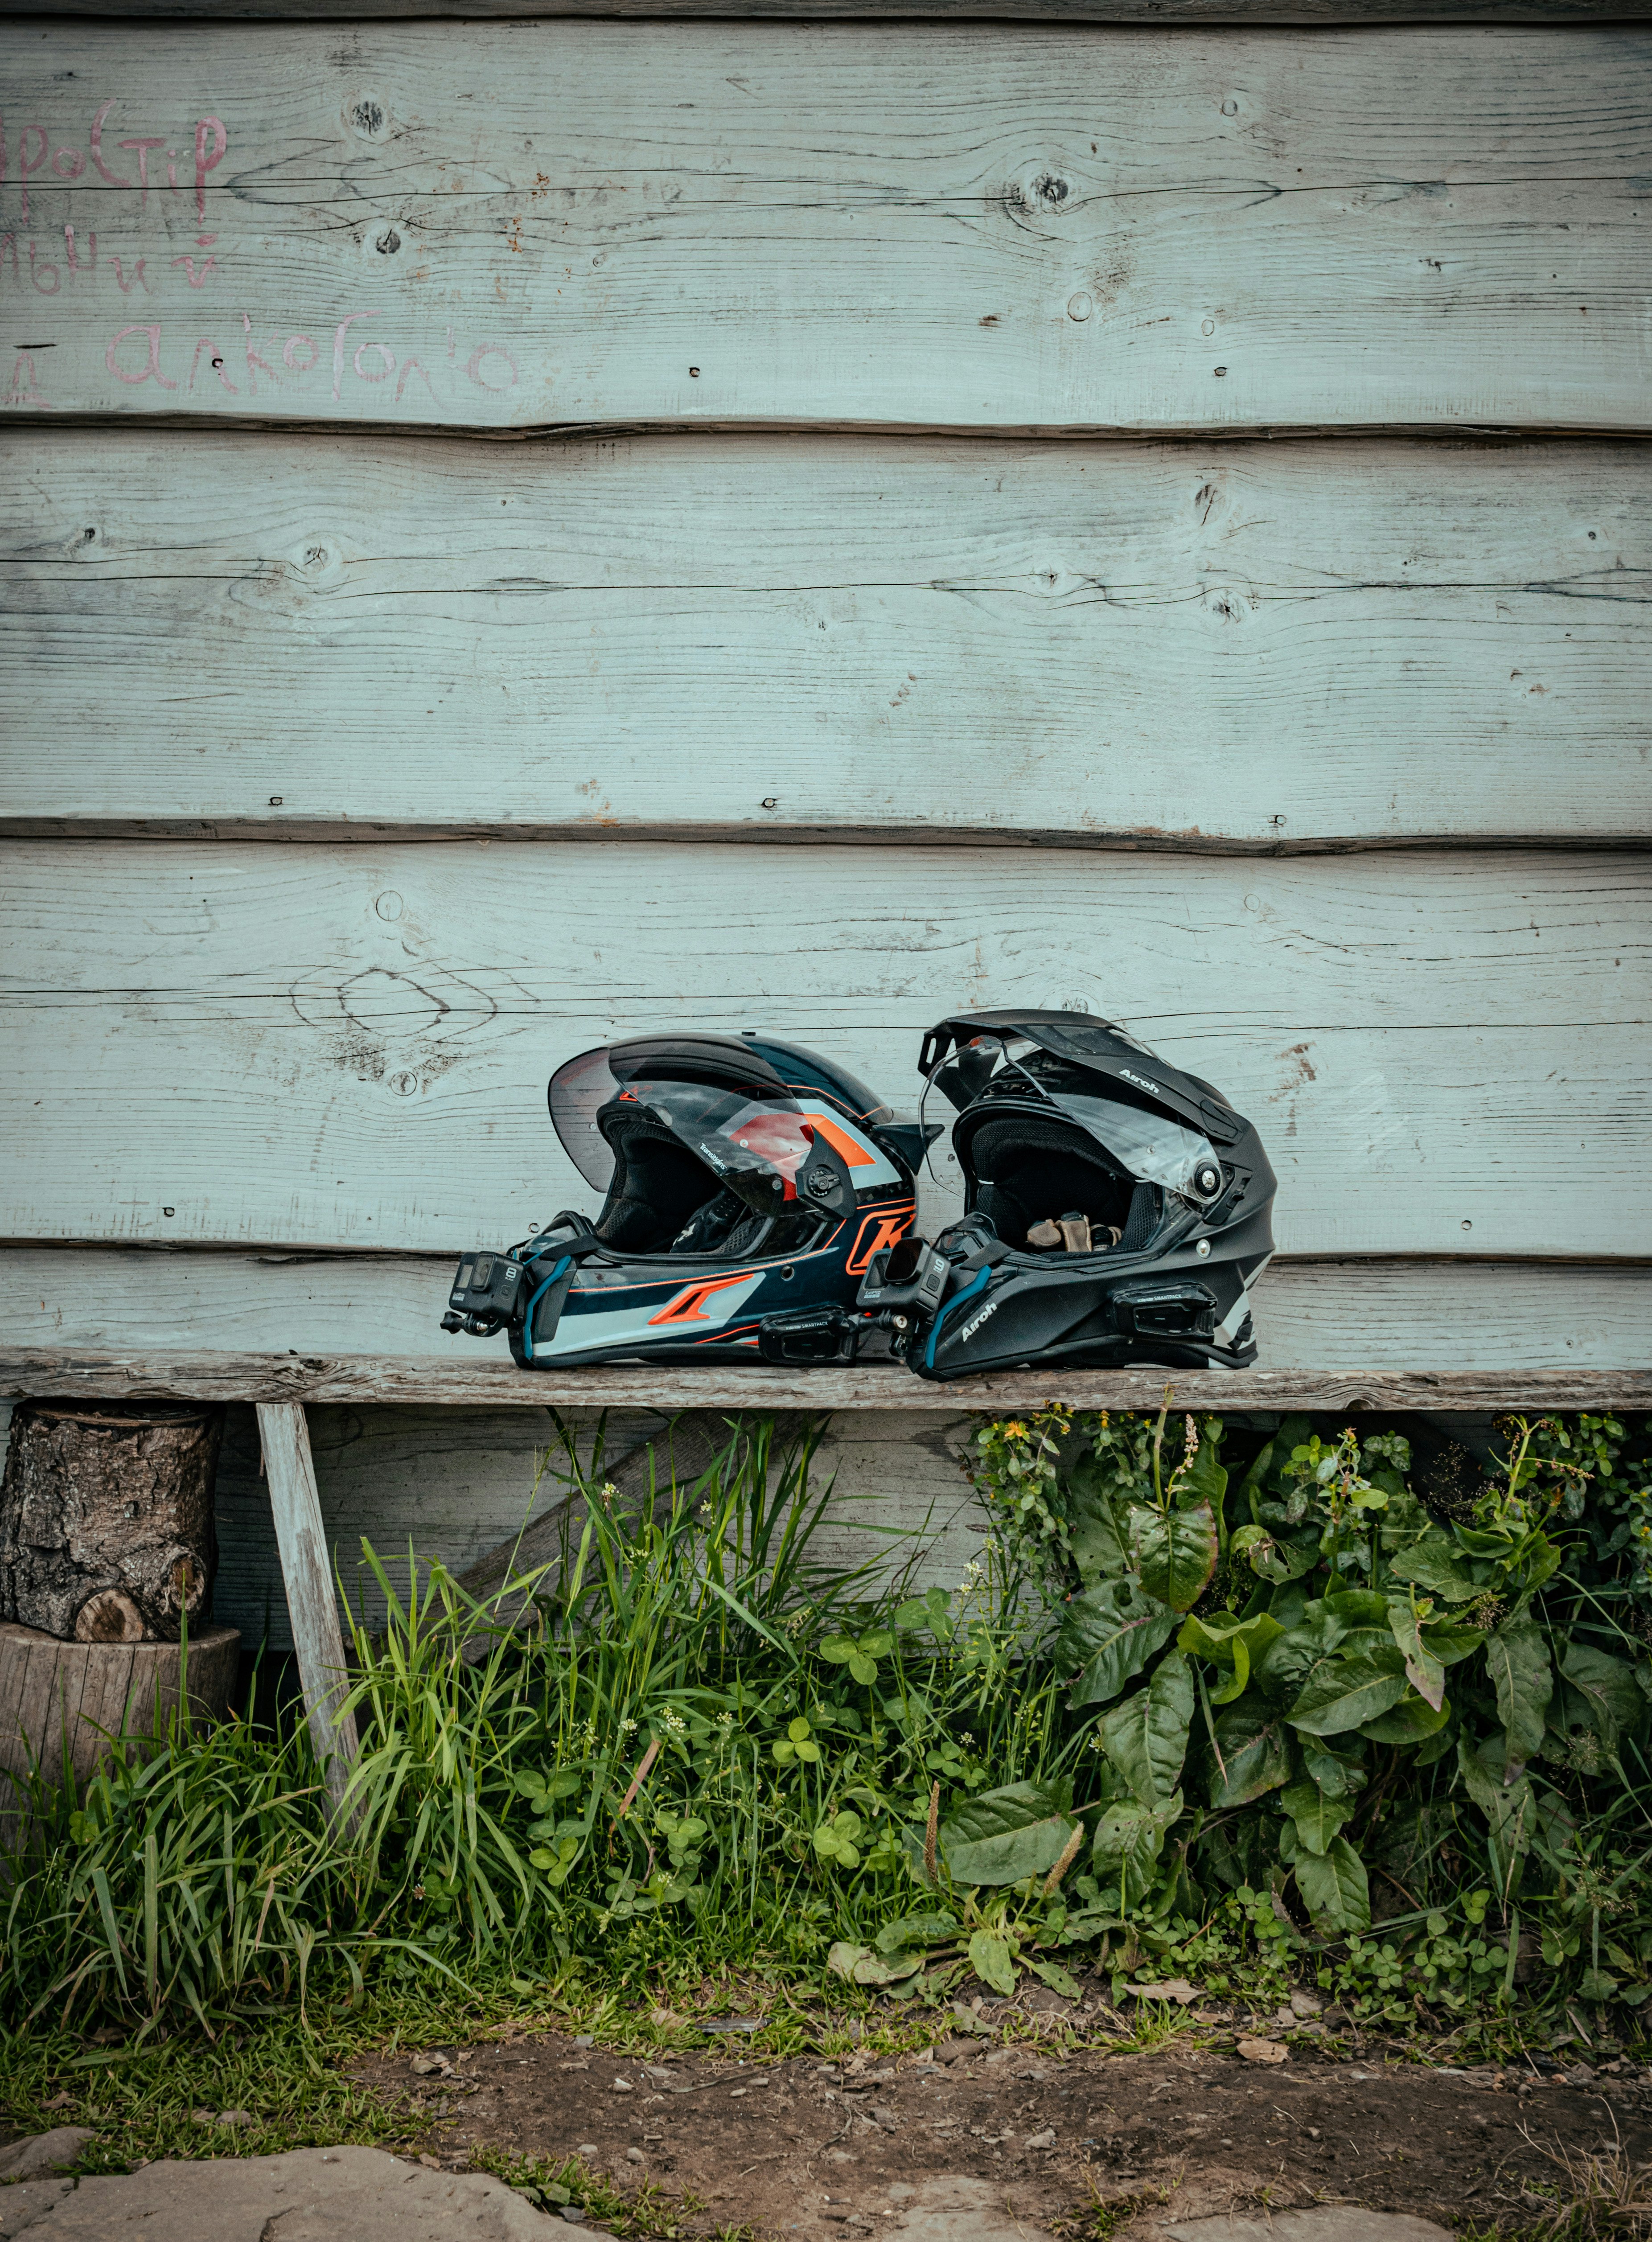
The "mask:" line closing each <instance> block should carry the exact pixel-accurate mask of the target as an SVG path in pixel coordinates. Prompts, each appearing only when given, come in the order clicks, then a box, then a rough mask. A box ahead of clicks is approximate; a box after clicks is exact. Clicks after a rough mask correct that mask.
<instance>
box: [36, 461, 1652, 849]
mask: <svg viewBox="0 0 1652 2242" xmlns="http://www.w3.org/2000/svg"><path fill="white" fill-rule="evenodd" d="M32 433H33V434H34V437H35V440H34V441H33V442H30V443H18V444H15V445H13V446H10V449H9V452H8V453H7V460H6V465H5V467H4V470H3V473H4V476H5V487H6V498H5V501H4V505H3V508H0V514H3V522H4V527H0V584H3V587H4V600H3V614H0V692H3V693H4V694H5V695H6V697H7V698H8V699H9V700H12V701H14V702H16V703H18V704H21V705H25V706H26V707H27V708H28V711H29V715H28V717H27V720H26V721H24V722H18V723H16V724H13V725H11V726H10V727H8V728H7V729H6V734H5V738H4V741H3V744H0V823H7V824H9V825H10V827H11V829H13V830H17V829H24V830H29V829H42V828H44V829H63V830H67V831H73V830H75V829H77V828H84V827H85V826H86V825H87V824H88V823H89V822H90V823H91V824H93V825H95V826H96V827H97V828H98V829H125V830H138V831H141V830H144V829H145V828H148V829H162V830H167V831H172V832H182V833H189V832H204V831H207V832H220V833H233V832H234V831H236V830H237V829H240V830H242V831H252V832H261V833H264V834H265V835H279V834H283V833H290V834H298V835H300V836H309V837H314V836H320V835H326V834H331V835H333V836H338V837H348V836H352V835H359V834H362V833H366V834H367V835H370V836H371V835H374V834H377V835H380V836H382V834H383V832H384V830H385V829H386V828H391V829H394V828H398V827H400V828H402V829H406V830H409V831H413V832H419V831H432V830H434V831H449V832H451V831H453V830H458V829H467V830H471V831H474V832H477V833H480V834H500V835H509V834H512V833H515V834H517V835H527V834H530V833H532V834H547V833H563V834H568V835H577V836H581V837H583V838H614V837H621V836H627V837H637V836H641V835H647V834H649V833H655V834H659V835H676V836H684V837H699V838H709V837H715V836H719V835H725V834H726V835H729V836H735V837H748V838H755V839H774V838H785V837H792V838H796V837H797V836H800V835H809V834H812V833H815V832H826V833H829V834H834V835H844V834H847V835H848V836H850V837H883V838H890V837H897V838H898V837H910V838H913V839H923V840H928V841H933V840H944V839H948V838H951V839H959V838H964V837H974V838H989V839H993V840H1004V841H1018V842H1028V841H1030V840H1038V841H1055V840H1067V841H1071V842H1078V843H1081V844H1091V845H1108V846H1117V845H1118V843H1119V842H1125V844H1127V845H1132V846H1138V847H1149V848H1151V847H1173V848H1177V849H1221V848H1232V849H1246V850H1252V851H1257V850H1270V851H1273V850H1280V849H1285V850H1292V849H1315V848H1320V847H1326V846H1340V845H1346V844H1350V843H1356V842H1371V841H1380V842H1398V841H1407V840H1416V839H1423V840H1439V839H1440V838H1452V839H1455V840H1460V841H1472V842H1479V843H1482V844H1483V843H1486V842H1492V841H1495V840H1497V839H1499V838H1506V837H1509V836H1541V837H1542V838H1544V839H1546V840H1551V841H1567V840H1579V841H1583V840H1599V839H1602V838H1608V839H1609V838H1616V839H1619V840H1622V839H1626V838H1628V837H1629V836H1634V835H1647V834H1649V833H1652V754H1649V749H1652V716H1649V713H1648V696H1647V693H1646V690H1645V681H1646V678H1647V675H1648V673H1649V668H1652V628H1649V621H1648V618H1649V614H1652V604H1649V599H1648V586H1649V583H1652V452H1649V451H1648V449H1647V448H1646V447H1645V446H1642V445H1638V444H1632V443H1603V442H1586V443H1578V444H1565V445H1556V444H1554V443H1552V442H1551V443H1545V444H1527V445H1513V446H1487V445H1468V444H1457V443H1450V444H1446V443H1439V442H1430V443H1426V444H1425V443H1418V442H1401V441H1390V440H1373V441H1371V442H1367V443H1361V444H1355V445H1350V444H1348V443H1346V442H1341V441H1336V440H1317V441H1313V440H1309V441H1302V442H1299V443H1294V444H1288V445H1259V444H1234V443H1231V442H1230V443H1226V444H1221V443H1206V444H1202V445H1180V444H1170V445H1138V444H1133V443H1120V442H1117V441H1114V442H1107V443H1081V444H1076V445H1072V446H1051V445H1047V444H1046V445H1033V444H1024V443H1021V444H1015V443H1004V442H1001V441H991V442H987V441H983V440H972V441H969V442H961V441H958V440H945V439H918V440H913V439H906V440H900V439H889V438H881V439H875V440H860V441H856V440H849V439H845V438H841V437H824V438H818V437H817V438H799V437H789V436H778V435H769V436H708V435H704V434H700V435H692V436H686V437H654V438H644V439H641V440H626V441H622V442H618V443H608V442H601V443H599V442H594V441H588V440H587V441H579V442H569V443H559V444H553V445H547V446H541V447H536V448H535V449H534V451H533V452H532V453H522V452H521V451H520V450H518V449H515V448H514V447H502V446H491V445H489V446H471V445H456V444H453V443H452V442H450V441H438V440H431V439H427V438H412V439H407V438H401V439H394V440H392V439H389V438H385V437H380V436H372V435H370V436H368V437H366V438H365V439H364V438H362V437H359V436H352V437H348V438H339V437H314V436H307V437H291V436H285V437H276V436H272V435H269V434H262V433H259V434H254V433H247V432H245V431H218V432H212V433H198V434H195V435H185V434H183V433H180V432H178V431H158V430H154V429H151V428H147V427H146V428H144V429H142V430H138V429H131V428H126V429H121V430H115V431H111V430H106V429H97V428H79V429H66V428H62V429H60V428H52V427H50V426H37V427H36V428H35V429H34V430H33V432H32Z"/></svg>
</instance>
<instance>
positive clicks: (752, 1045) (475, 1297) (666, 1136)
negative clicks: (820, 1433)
mask: <svg viewBox="0 0 1652 2242" xmlns="http://www.w3.org/2000/svg"><path fill="white" fill-rule="evenodd" d="M547 1104H548V1105H549V1109H550V1116H551V1120H552V1123H553V1124H554V1127H555V1130H556V1133H557V1135H558V1137H559V1138H561V1143H562V1147H563V1150H564V1151H566V1152H567V1155H568V1158H570V1159H571V1160H572V1161H573V1163H574V1166H575V1167H576V1168H577V1169H578V1170H579V1171H580V1173H581V1176H583V1177H584V1178H585V1180H586V1181H587V1182H588V1184H590V1185H592V1186H593V1187H594V1189H595V1190H596V1191H598V1192H599V1193H600V1194H601V1205H600V1207H599V1209H598V1211H597V1212H596V1214H595V1215H594V1217H590V1216H587V1215H584V1214H581V1213H568V1212H564V1213H561V1214H559V1215H557V1216H556V1218H554V1221H553V1222H551V1223H550V1224H549V1225H547V1227H546V1229H545V1230H544V1231H543V1232H541V1233H540V1234H539V1235H538V1236H537V1237H535V1238H527V1239H525V1240H524V1241H523V1242H522V1243H521V1244H520V1245H514V1246H512V1247H511V1248H510V1250H509V1252H508V1253H506V1254H487V1255H480V1256H474V1255H473V1256H471V1257H468V1259H467V1260H466V1261H462V1262H461V1263H460V1270H459V1273H458V1276H457V1277H456V1279H455V1280H454V1284H453V1287H452V1289H451V1291H450V1294H449V1306H448V1312H447V1316H446V1317H445V1318H444V1319H443V1320H444V1327H445V1328H446V1329H447V1330H450V1331H460V1330H463V1331H467V1332H472V1333H473V1334H474V1335H476V1336H478V1337H487V1336H488V1335H489V1334H490V1333H492V1332H495V1331H498V1330H500V1329H503V1330H505V1331H507V1332H508V1335H509V1339H510V1345H511V1351H512V1353H513V1354H514V1356H515V1358H516V1359H517V1361H518V1362H519V1363H520V1364H521V1365H522V1366H523V1367H524V1368H528V1369H535V1370H547V1369H555V1368H560V1367H562V1366H565V1365H567V1364H570V1363H576V1362H601V1361H618V1360H635V1361H641V1360H656V1361H657V1360H661V1359H664V1360H668V1361H681V1360H684V1359H692V1360H695V1361H708V1360H709V1361H717V1360H723V1361H745V1362H749V1361H751V1360H753V1359H754V1358H758V1357H761V1358H762V1359H765V1360H769V1361H781V1362H811V1361H847V1360H852V1359H853V1358H854V1354H855V1352H856V1347H857V1346H858V1344H859V1342H860V1339H861V1338H862V1337H863V1333H864V1331H865V1329H866V1326H868V1324H869V1323H870V1322H871V1321H873V1320H875V1319H869V1318H868V1317H866V1316H864V1315H862V1314H859V1313H857V1312H856V1310H855V1306H854V1302H855V1294H856V1290H857V1288H858V1286H859V1283H860V1279H861V1277H862V1275H863V1273H864V1272H865V1270H866V1269H867V1267H868V1266H869V1265H870V1261H871V1258H872V1256H873V1255H874V1254H875V1253H877V1252H883V1251H886V1250H887V1249H888V1248H889V1247H890V1245H892V1244H893V1243H894V1242H895V1241H897V1240H898V1239H901V1238H904V1237H905V1236H906V1234H907V1232H909V1231H910V1228H911V1225H912V1220H913V1217H914V1214H915V1212H916V1205H917V1195H916V1171H917V1165H918V1162H919V1160H920V1158H921V1157H922V1153H923V1141H924V1140H923V1134H922V1132H921V1131H920V1130H919V1128H918V1125H917V1123H916V1122H912V1121H902V1120H899V1119H897V1117H896V1116H895V1114H894V1113H893V1112H891V1111H890V1108H889V1107H888V1106H887V1105H886V1104H883V1101H882V1099H880V1098H878V1097H877V1096H876V1094H875V1093H874V1092H873V1091H870V1090H869V1089H868V1088H867V1086H866V1085H865V1084H864V1083H862V1082H859V1081H857V1080H856V1078H855V1077H854V1076H853V1075H851V1074H850V1073H849V1072H847V1071H846V1070H845V1069H843V1068H842V1067H839V1066H837V1065H836V1064H834V1063H833V1062H832V1061H830V1060H829V1059H826V1058H823V1057H821V1056H820V1054H819V1053H817V1052H815V1051H805V1050H803V1049H802V1047H801V1046H799V1045H797V1044H789V1043H785V1042H782V1041H781V1040H780V1039H779V1038H778V1037H773V1036H765V1035H757V1034H755V1033H753V1034H747V1035H742V1036H722V1035H696V1034H684V1035H656V1036H637V1037H631V1038H630V1039H629V1040H628V1041H626V1042H624V1043H618V1044H605V1045H603V1046H602V1047H601V1048H600V1049H598V1050H595V1051H583V1052H581V1054H580V1056H579V1057H577V1058H571V1059H569V1060H568V1061H567V1063H566V1064H564V1065H562V1066H560V1067H559V1068H558V1069H557V1071H556V1072H555V1073H554V1075H553V1076H552V1077H551V1079H550V1083H549V1084H548V1086H547Z"/></svg>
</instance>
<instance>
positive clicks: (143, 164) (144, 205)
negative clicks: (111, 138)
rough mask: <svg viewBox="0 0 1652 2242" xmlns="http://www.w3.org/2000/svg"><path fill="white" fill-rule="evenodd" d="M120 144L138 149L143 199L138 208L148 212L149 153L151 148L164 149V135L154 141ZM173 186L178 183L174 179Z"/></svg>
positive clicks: (140, 187)
mask: <svg viewBox="0 0 1652 2242" xmlns="http://www.w3.org/2000/svg"><path fill="white" fill-rule="evenodd" d="M165 145H166V141H165V136H164V135H161V134H157V135H156V137H155V138H153V139H149V140H145V139H131V140H123V141H122V142H121V146H122V147H123V148H136V149H137V151H138V191H139V193H140V194H141V196H142V198H143V199H142V201H141V202H140V203H139V204H138V208H139V210H147V209H148V208H149V151H150V150H151V148H164V147H165ZM172 185H174V186H176V185H178V181H177V180H176V179H174V180H173V181H172Z"/></svg>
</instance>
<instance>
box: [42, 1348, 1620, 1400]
mask: <svg viewBox="0 0 1652 2242" xmlns="http://www.w3.org/2000/svg"><path fill="white" fill-rule="evenodd" d="M1167 1382H1168V1384H1169V1385H1170V1386H1171V1388H1172V1398H1173V1400H1174V1403H1175V1406H1176V1407H1178V1408H1179V1409H1195V1410H1198V1409H1214V1410H1235V1409H1238V1410H1246V1409H1273V1410H1278V1409H1311V1410H1327V1411H1331V1412H1333V1413H1335V1412H1340V1411H1342V1410H1349V1411H1352V1412H1353V1413H1356V1414H1357V1413H1360V1412H1363V1411H1368V1410H1373V1409H1389V1410H1393V1409H1445V1410H1452V1409H1462V1410H1478V1411H1483V1410H1487V1409H1495V1410H1526V1409H1602V1408H1608V1407H1610V1408H1617V1409H1645V1408H1648V1407H1652V1369H1641V1370H1634V1369H1626V1370H1538V1371H1522V1370H1479V1371H1455V1372H1452V1371H1439V1372H1434V1371H1406V1370H1372V1371H1358V1370H1350V1371H1342V1372H1326V1371H1318V1370H1313V1369H1280V1370H1262V1369H1256V1370H1244V1371H1228V1370H1224V1371H1215V1370H1206V1371H1178V1372H1176V1373H1173V1374H1170V1373H1165V1372H1164V1371H1162V1370H1133V1371H1069V1372H1065V1373H1060V1374H1058V1373H1052V1372H1051V1371H1048V1370H1032V1371H1012V1370H1004V1371H996V1372H994V1373H993V1374H992V1375H991V1377H988V1378H970V1379H957V1381H956V1382H955V1383H954V1384H952V1385H950V1386H937V1385H930V1384H926V1383H925V1382H924V1381H923V1379H917V1378H914V1377H913V1376H912V1374H911V1373H910V1371H907V1370H903V1369H902V1368H900V1367H899V1366H883V1365H871V1364H869V1365H866V1366H862V1367H860V1368H856V1369H849V1370H802V1371H793V1370H783V1369H780V1368H775V1369H768V1368H755V1369H751V1370H747V1369H744V1368H741V1369H737V1370H726V1369H725V1370H713V1369H706V1370H701V1371H696V1372H694V1373H692V1374H691V1373H689V1372H688V1371H682V1372H679V1373H675V1375H673V1374H672V1373H666V1372H662V1371H661V1370H659V1369H648V1370H643V1369H629V1370H628V1369H624V1368H614V1369H611V1370H609V1369H594V1370H568V1371H563V1372H561V1373H558V1374H557V1375H555V1376H554V1377H553V1376H551V1375H548V1374H547V1375H546V1376H544V1377H538V1376H535V1375H534V1373H532V1372H527V1371H520V1370H518V1369H516V1368H515V1367H514V1366H513V1365H512V1364H511V1363H510V1362H509V1361H508V1360H501V1359H500V1356H499V1354H498V1353H495V1354H494V1357H493V1358H492V1359H490V1360H489V1359H480V1357H473V1358H472V1359H471V1362H470V1364H469V1366H465V1365H463V1364H460V1366H457V1367H455V1366H454V1364H453V1358H452V1357H451V1356H446V1355H441V1356H430V1357H426V1359H422V1360H418V1359H412V1358H409V1357H406V1356H399V1357H396V1358H393V1359H385V1358H382V1357H379V1356H376V1355H342V1354H341V1355H335V1356H332V1357H331V1358H326V1357H321V1356H310V1357H307V1358H303V1357H299V1356H298V1355H292V1356H286V1357H283V1356H279V1355H233V1354H200V1353H197V1354H192V1355H191V1354H179V1355H173V1356H151V1355H148V1354H144V1353H110V1354H100V1353H95V1352H87V1353H77V1352H75V1351H73V1350H69V1349H62V1350H59V1349H56V1348H54V1349H51V1350H50V1351H48V1352H45V1353H40V1354H30V1353H10V1352H9V1351H8V1352H6V1353H0V1393H3V1394H5V1395H8V1396H10V1398H11V1399H13V1400H20V1399H22V1398H23V1397H24V1396H25V1395H33V1396H35V1397H36V1398H37V1399H42V1400H44V1399H48V1398H50V1399H54V1400H63V1399H65V1398H68V1397H71V1396H74V1395H81V1396H91V1395H97V1396H109V1395H121V1396H124V1397H125V1398H127V1399H128V1400H208V1401H243V1400H253V1401H271V1400H296V1401H306V1402H311V1401H315V1402H335V1403H337V1402H344V1403H352V1404H360V1405H366V1404H374V1405H377V1404H379V1403H386V1402H388V1403H419V1404H422V1405H425V1406H428V1405H429V1404H430V1403H431V1401H432V1400H433V1397H435V1396H438V1395H440V1399H441V1400H442V1401H443V1402H444V1403H446V1404H447V1405H448V1406H453V1407H459V1408H519V1409H520V1408H527V1409H542V1408H546V1407H547V1406H550V1407H557V1408H570V1409H574V1408H586V1409H642V1408H655V1409H674V1408H695V1409H749V1410H756V1411H759V1412H761V1411H765V1410H775V1409H820V1410H828V1411H836V1410H840V1409H900V1410H919V1411H933V1410H944V1411H949V1412H954V1413H956V1412H957V1411H958V1410H960V1409H977V1410H983V1409H984V1410H993V1411H997V1410H1007V1409H1036V1408H1040V1407H1042V1406H1044V1403H1045V1402H1047V1401H1049V1400H1060V1401H1062V1402H1064V1403H1066V1404H1069V1405H1071V1406H1072V1407H1073V1408H1075V1409H1157V1408H1158V1406H1159V1405H1160V1403H1161V1402H1162V1401H1163V1400H1164V1397H1165V1386H1166V1383H1167Z"/></svg>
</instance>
